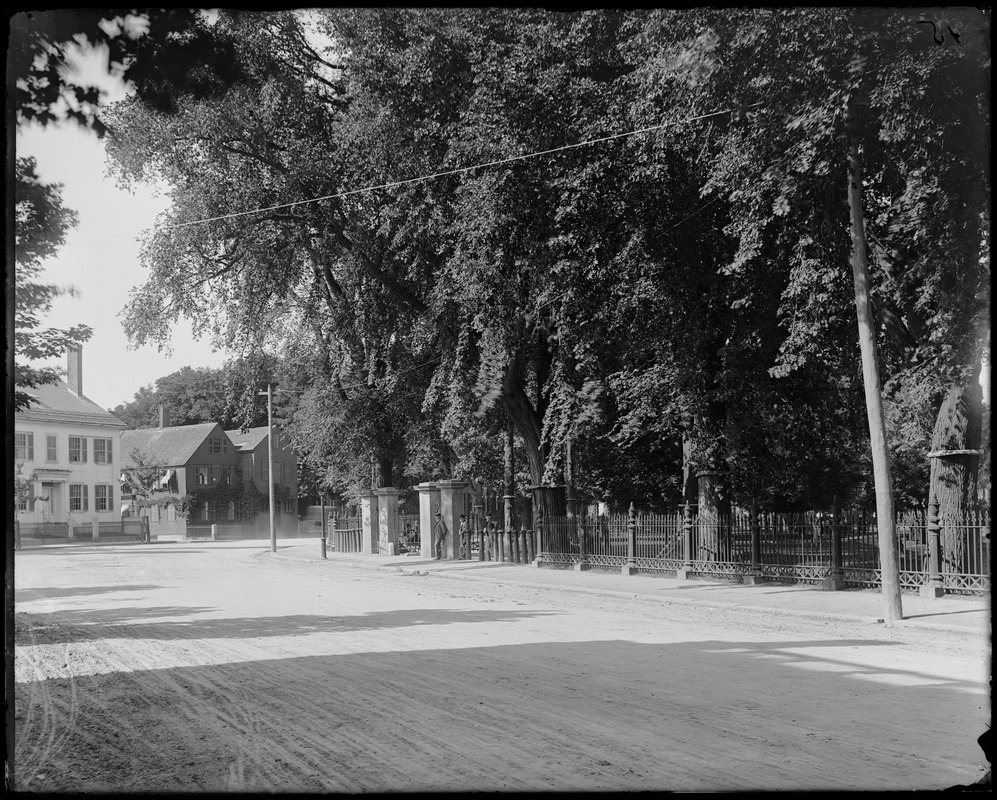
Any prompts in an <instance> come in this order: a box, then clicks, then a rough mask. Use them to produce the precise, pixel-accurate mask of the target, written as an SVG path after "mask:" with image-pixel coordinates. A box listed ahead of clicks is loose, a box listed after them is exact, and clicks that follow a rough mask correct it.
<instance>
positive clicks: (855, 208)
mask: <svg viewBox="0 0 997 800" xmlns="http://www.w3.org/2000/svg"><path fill="white" fill-rule="evenodd" d="M845 129H846V131H847V136H848V209H849V213H850V216H851V234H852V277H853V279H854V283H855V312H856V316H857V319H858V331H859V349H860V351H861V354H862V378H863V383H864V385H865V405H866V413H867V416H868V418H869V445H870V448H871V450H872V470H873V477H874V479H875V484H876V529H877V531H878V535H879V568H880V574H881V587H882V594H883V621H884V622H885V623H886V624H887V625H892V624H893V623H894V621H896V620H898V619H903V608H902V605H901V601H900V564H899V558H898V555H897V537H896V520H895V517H894V508H893V481H892V477H891V475H890V454H889V450H888V449H887V444H886V422H885V420H884V417H883V399H882V392H881V390H880V380H879V362H878V359H877V355H876V331H875V325H874V320H873V314H872V301H871V299H870V296H869V264H868V258H867V255H866V239H865V219H864V216H863V211H862V161H861V158H860V156H859V134H858V122H857V120H856V117H855V103H854V102H853V101H852V100H849V101H848V103H847V105H846V106H845Z"/></svg>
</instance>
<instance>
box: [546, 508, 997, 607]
mask: <svg viewBox="0 0 997 800" xmlns="http://www.w3.org/2000/svg"><path fill="white" fill-rule="evenodd" d="M932 524H935V526H936V527H935V528H934V529H932ZM933 530H934V531H936V532H937V533H936V534H935V535H936V536H937V542H938V545H937V546H938V555H937V561H938V565H937V573H938V574H937V575H936V576H934V577H935V578H937V579H938V580H940V582H941V585H942V586H944V588H945V589H946V590H948V591H950V592H956V593H971V594H982V593H985V592H987V591H989V589H990V537H989V531H990V512H989V510H973V511H965V512H963V513H961V514H959V515H948V516H945V517H943V518H940V519H938V520H937V522H936V523H931V521H930V520H929V518H928V515H927V512H926V511H924V510H923V509H922V510H913V511H905V512H902V513H900V514H898V515H897V520H896V536H897V553H898V558H899V566H900V582H901V588H904V589H908V590H912V589H917V588H919V587H921V586H923V585H924V584H925V583H926V582H927V581H928V579H929V577H932V576H931V572H932V565H931V552H930V551H931V541H932V539H931V537H932V531H933ZM878 537H879V532H878V528H877V525H876V520H875V516H874V515H872V514H864V513H861V512H848V511H839V512H837V514H835V515H832V514H830V513H823V512H808V513H802V514H775V513H767V514H765V513H759V514H754V515H752V514H751V513H750V512H749V511H737V512H735V513H734V514H731V515H730V516H725V517H718V516H712V515H708V514H701V515H699V514H697V515H693V514H688V515H687V514H684V513H682V512H679V513H674V514H634V515H629V514H615V515H603V516H598V517H553V518H547V519H546V520H545V521H544V522H543V523H542V524H541V525H540V542H539V543H538V545H537V547H538V550H539V558H540V561H541V563H544V564H552V565H570V564H575V563H580V562H583V563H585V564H587V565H589V566H592V567H600V566H602V567H623V566H624V565H627V564H629V565H631V566H632V567H634V568H635V569H637V570H646V571H678V570H684V571H685V572H688V573H694V574H702V575H711V576H721V577H727V578H738V577H739V576H741V575H745V574H748V573H754V574H757V575H759V576H761V577H765V578H770V579H774V580H791V581H796V582H820V581H823V580H825V579H827V578H831V577H840V579H841V580H842V581H843V583H844V584H845V585H851V586H879V585H880V583H881V577H880V564H879V538H878Z"/></svg>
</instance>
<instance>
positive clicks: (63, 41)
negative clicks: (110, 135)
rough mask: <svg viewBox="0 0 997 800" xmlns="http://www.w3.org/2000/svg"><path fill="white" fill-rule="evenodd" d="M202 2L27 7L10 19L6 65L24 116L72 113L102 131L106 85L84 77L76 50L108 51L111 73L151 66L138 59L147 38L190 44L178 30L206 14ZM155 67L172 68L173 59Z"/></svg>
mask: <svg viewBox="0 0 997 800" xmlns="http://www.w3.org/2000/svg"><path fill="white" fill-rule="evenodd" d="M199 14H200V12H198V11H197V10H196V9H138V8H132V9H100V8H86V9H81V8H76V9H61V10H54V11H26V12H20V13H17V14H14V15H13V16H12V17H11V20H10V40H9V47H8V50H7V71H8V75H9V77H10V79H12V80H13V85H14V92H13V95H14V104H15V108H16V112H17V122H18V124H22V123H24V122H35V123H38V124H41V125H48V124H50V123H54V122H59V121H63V120H67V121H70V122H73V123H76V124H79V125H81V126H83V127H85V128H88V129H91V130H93V131H94V132H95V133H96V134H97V135H98V136H102V135H103V134H104V132H105V130H106V128H105V126H104V123H103V121H102V120H101V118H100V108H101V102H102V96H101V87H100V85H99V84H97V83H85V82H83V81H84V80H85V79H84V78H83V76H82V75H81V74H80V73H79V71H77V70H74V69H73V63H74V56H75V55H78V54H79V53H80V52H81V51H82V52H86V51H87V50H88V49H89V50H97V51H99V52H102V53H104V54H105V55H106V59H107V61H106V63H107V72H108V74H109V75H110V76H114V77H130V74H129V72H130V71H132V72H139V71H148V70H149V69H151V68H152V67H151V65H148V64H143V63H141V62H138V63H136V54H137V48H138V45H139V42H141V40H142V39H143V38H156V39H157V40H161V41H166V42H172V43H173V46H174V47H175V48H177V49H180V48H183V47H185V46H186V47H190V46H191V45H190V42H189V40H190V37H189V35H188V36H178V35H177V34H178V33H180V32H181V31H187V30H188V27H189V26H190V24H191V23H192V22H193V21H194V20H196V19H198V18H199ZM155 68H156V69H165V70H167V71H169V70H170V68H171V64H170V63H169V62H167V63H166V64H160V65H156V66H155Z"/></svg>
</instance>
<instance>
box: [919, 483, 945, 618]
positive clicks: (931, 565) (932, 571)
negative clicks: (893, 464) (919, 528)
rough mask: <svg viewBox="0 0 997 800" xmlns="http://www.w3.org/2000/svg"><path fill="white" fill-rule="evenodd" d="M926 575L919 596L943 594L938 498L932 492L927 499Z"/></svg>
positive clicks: (942, 595)
mask: <svg viewBox="0 0 997 800" xmlns="http://www.w3.org/2000/svg"><path fill="white" fill-rule="evenodd" d="M927 539H928V542H927V544H928V576H927V580H926V581H925V583H924V585H923V586H922V587H921V596H922V597H930V598H938V597H944V596H945V586H944V585H943V583H942V526H941V524H940V522H939V521H938V498H937V497H935V495H934V494H932V496H931V498H930V499H929V500H928V520H927Z"/></svg>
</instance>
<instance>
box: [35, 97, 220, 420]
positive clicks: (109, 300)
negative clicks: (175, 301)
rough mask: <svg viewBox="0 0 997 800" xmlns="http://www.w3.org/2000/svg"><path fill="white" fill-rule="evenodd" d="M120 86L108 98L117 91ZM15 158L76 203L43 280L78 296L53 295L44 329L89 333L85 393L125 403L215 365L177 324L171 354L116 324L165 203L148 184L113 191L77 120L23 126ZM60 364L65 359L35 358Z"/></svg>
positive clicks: (98, 146) (100, 151)
mask: <svg viewBox="0 0 997 800" xmlns="http://www.w3.org/2000/svg"><path fill="white" fill-rule="evenodd" d="M123 92H124V88H123V87H118V88H117V89H116V90H112V94H110V95H109V96H110V97H114V96H118V97H120V96H123ZM15 146H16V151H17V155H18V156H27V155H33V156H35V157H36V159H37V161H38V174H39V176H40V177H41V179H42V180H44V181H56V182H59V183H62V184H63V190H62V197H63V201H64V203H65V205H67V206H68V207H69V208H72V209H75V210H76V212H77V213H78V215H79V224H78V225H77V227H76V228H75V229H74V230H72V231H70V233H69V236H68V237H67V240H66V244H65V246H64V247H63V248H62V249H61V250H60V251H59V252H58V253H57V254H56V255H55V256H54V257H53V258H51V259H49V260H48V261H47V262H45V264H44V269H43V273H42V276H41V278H42V280H44V281H45V282H46V283H54V284H56V285H58V286H69V285H72V286H74V287H75V288H76V289H77V290H78V292H79V296H77V297H70V296H63V297H59V298H56V300H55V302H54V303H53V305H52V310H51V312H50V313H49V315H48V316H47V317H46V318H45V319H44V320H43V323H44V324H45V325H46V326H47V327H55V328H62V327H69V326H71V325H77V324H85V325H89V326H90V327H91V328H93V337H92V338H91V339H90V340H89V341H88V342H86V343H84V345H83V393H84V395H86V396H87V397H89V398H90V399H91V400H93V401H94V402H95V403H97V404H98V405H99V406H101V407H102V408H106V409H112V408H114V407H115V406H117V405H119V404H120V403H125V402H128V401H130V400H131V399H132V398H133V397H134V396H135V393H136V392H137V391H138V390H139V389H140V388H141V387H143V386H147V385H149V384H154V383H155V382H156V380H157V379H158V378H162V377H165V376H166V375H169V374H171V373H173V372H176V371H177V370H179V369H181V368H182V367H185V366H190V367H220V366H221V365H222V364H223V363H224V362H225V361H226V360H227V359H228V354H227V353H225V352H224V351H221V352H218V351H215V350H213V349H212V347H211V345H210V344H209V343H208V342H207V341H206V340H201V341H197V340H195V339H194V338H193V335H192V333H191V329H190V326H189V325H188V324H187V323H185V322H181V324H180V325H178V326H177V327H176V328H175V329H174V331H173V337H172V344H171V347H172V350H173V353H172V355H171V356H170V355H167V354H166V353H160V352H159V351H158V350H157V348H156V347H155V346H151V345H150V346H145V347H142V348H140V349H130V347H129V343H128V339H127V337H126V336H125V333H124V331H123V330H122V328H121V317H120V316H119V314H120V312H121V310H122V309H123V308H124V307H125V306H126V304H127V303H128V296H129V291H130V290H131V289H132V288H134V287H136V286H139V285H141V284H142V283H144V282H145V278H146V271H145V270H144V269H143V268H142V266H141V264H140V263H139V248H140V239H141V236H142V233H143V231H145V230H147V229H149V228H151V227H152V225H153V223H154V222H155V219H156V215H157V214H158V213H159V212H161V211H163V210H164V209H166V208H167V207H168V205H169V202H168V200H167V199H166V198H165V197H164V196H157V192H156V190H154V189H152V188H148V189H143V190H142V191H140V192H137V193H135V194H130V193H129V192H127V191H125V190H123V189H119V188H118V187H117V186H116V184H115V182H114V181H113V180H112V179H111V178H108V177H106V176H105V155H104V147H103V143H102V142H101V141H100V140H99V139H98V138H97V136H96V135H95V134H93V133H92V132H88V131H84V130H82V129H80V128H79V127H78V126H75V125H72V126H65V127H54V126H49V127H46V128H41V127H40V126H37V125H31V126H22V128H20V129H19V130H18V132H17V139H16V145H15ZM34 365H35V366H41V365H54V366H58V367H61V368H62V369H65V367H66V358H65V357H63V358H61V359H56V360H52V361H42V362H34Z"/></svg>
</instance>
